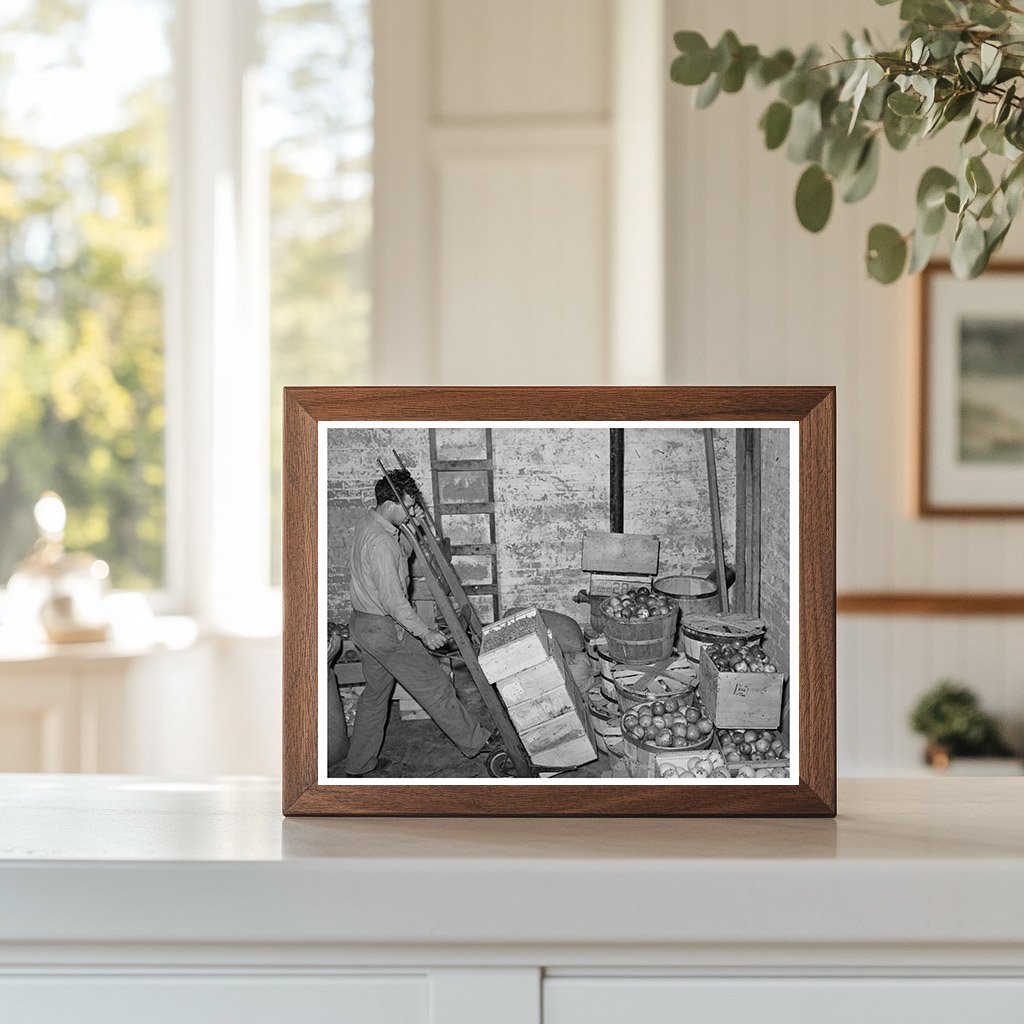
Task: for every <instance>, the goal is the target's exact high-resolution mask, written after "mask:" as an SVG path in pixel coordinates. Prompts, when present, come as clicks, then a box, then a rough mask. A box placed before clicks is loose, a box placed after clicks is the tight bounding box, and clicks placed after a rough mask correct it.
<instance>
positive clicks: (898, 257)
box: [866, 224, 907, 284]
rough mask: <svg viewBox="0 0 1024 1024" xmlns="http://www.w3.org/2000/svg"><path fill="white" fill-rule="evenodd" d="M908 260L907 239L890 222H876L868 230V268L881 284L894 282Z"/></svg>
mask: <svg viewBox="0 0 1024 1024" xmlns="http://www.w3.org/2000/svg"><path fill="white" fill-rule="evenodd" d="M906 262H907V243H906V239H904V237H903V236H902V235H901V234H900V233H899V232H898V231H897V230H896V228H894V227H892V225H890V224H875V225H874V227H872V228H871V230H870V231H869V232H868V249H867V258H866V263H867V269H868V273H869V274H870V275H871V277H873V278H874V279H875V280H876V281H878V282H879V283H880V284H892V282H893V281H895V280H896V279H897V278H898V277H899V276H900V274H902V273H903V268H904V266H905V265H906Z"/></svg>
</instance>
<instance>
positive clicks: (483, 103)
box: [436, 0, 611, 120]
mask: <svg viewBox="0 0 1024 1024" xmlns="http://www.w3.org/2000/svg"><path fill="white" fill-rule="evenodd" d="M437 12H438V21H437V42H436V46H437V55H438V64H437V68H438V82H437V95H438V109H437V115H438V117H439V119H441V120H457V119H480V120H489V119H493V118H528V117H580V116H604V115H606V114H607V111H608V108H609V98H610V91H611V90H610V79H609V75H608V68H609V65H610V60H609V57H610V49H611V39H610V35H611V33H610V20H611V19H610V13H609V2H608V0H515V3H509V2H508V0H439V2H438V4H437Z"/></svg>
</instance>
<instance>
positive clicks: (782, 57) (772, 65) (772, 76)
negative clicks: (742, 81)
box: [753, 50, 796, 87]
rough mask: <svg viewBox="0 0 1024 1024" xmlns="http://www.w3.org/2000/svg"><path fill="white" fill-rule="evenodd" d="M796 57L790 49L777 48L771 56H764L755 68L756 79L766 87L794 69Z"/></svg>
mask: <svg viewBox="0 0 1024 1024" xmlns="http://www.w3.org/2000/svg"><path fill="white" fill-rule="evenodd" d="M795 63H796V58H795V57H794V56H793V54H792V53H791V52H790V51H789V50H776V52H775V53H773V54H772V55H771V56H770V57H762V58H761V60H760V61H759V62H758V63H757V64H756V65H755V67H754V70H753V77H754V81H755V82H757V84H758V85H760V86H762V87H764V86H768V85H771V84H772V82H776V81H778V80H779V79H780V78H785V76H786V75H788V74H789V73H790V71H792V70H793V65H794V64H795Z"/></svg>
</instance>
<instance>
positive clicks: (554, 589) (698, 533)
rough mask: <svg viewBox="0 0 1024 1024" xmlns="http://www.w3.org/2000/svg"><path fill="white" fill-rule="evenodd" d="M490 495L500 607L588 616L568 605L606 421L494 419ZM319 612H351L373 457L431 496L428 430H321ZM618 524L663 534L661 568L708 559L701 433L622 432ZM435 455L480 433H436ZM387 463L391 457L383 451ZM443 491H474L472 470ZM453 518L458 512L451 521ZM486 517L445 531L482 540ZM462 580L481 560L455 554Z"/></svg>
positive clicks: (594, 502) (479, 571)
mask: <svg viewBox="0 0 1024 1024" xmlns="http://www.w3.org/2000/svg"><path fill="white" fill-rule="evenodd" d="M492 436H493V450H494V463H495V472H494V497H495V502H496V505H497V510H498V516H497V523H496V528H497V540H498V567H499V580H498V583H499V586H500V588H501V605H502V607H503V608H509V607H512V606H513V605H540V606H542V607H545V608H553V609H555V610H557V611H561V612H564V613H565V614H568V615H573V616H575V617H576V618H577V619H578V620H579V621H580V622H581V623H584V624H585V623H587V622H589V617H590V612H589V608H588V606H586V605H576V604H573V603H572V597H573V595H574V594H575V593H576V592H577V591H578V590H579V589H580V588H581V587H585V586H586V584H587V576H586V575H585V574H584V573H583V572H582V570H581V569H580V548H581V544H582V538H583V533H584V531H586V530H607V529H608V459H609V453H608V430H607V429H604V428H595V429H591V428H569V429H552V428H542V429H533V428H497V429H494V431H493V435H492ZM328 438H329V440H328V455H327V476H328V496H327V500H328V573H329V577H328V585H327V591H328V593H327V601H328V617H329V618H331V619H336V620H341V621H344V620H346V619H347V618H348V614H349V610H350V607H349V602H348V550H349V545H350V544H351V538H352V530H353V526H354V522H355V519H356V517H357V516H358V515H359V514H360V513H361V512H362V511H363V510H364V509H366V508H368V507H370V506H371V505H372V503H373V492H372V483H373V480H374V479H375V478H376V476H377V475H379V470H377V468H376V464H375V459H376V458H377V456H378V455H386V454H389V453H390V451H391V449H392V448H396V449H397V450H398V451H399V453H400V454H401V455H402V458H403V460H404V461H405V462H406V464H407V465H408V466H409V468H410V470H411V471H412V472H413V474H414V475H415V476H416V477H417V480H418V481H419V483H420V486H421V487H422V488H423V491H424V494H427V495H432V485H431V479H430V461H429V446H428V436H427V431H426V430H425V429H424V430H418V429H395V430H391V429H384V428H379V429H348V428H345V429H337V430H332V431H330V432H329V435H328ZM625 443H626V444H625V446H626V451H625V469H624V475H625V517H624V519H625V521H624V528H625V530H626V532H629V533H653V534H656V535H657V536H659V537H660V538H661V541H662V550H661V568H660V574H661V575H675V574H678V573H679V572H682V571H686V570H687V569H691V568H694V567H696V566H699V565H711V564H713V562H714V553H713V548H712V542H711V525H710V513H709V510H708V497H707V474H706V468H705V458H704V443H703V439H702V436H701V434H700V432H699V431H697V430H691V429H685V430H677V429H660V430H659V429H651V430H640V429H635V430H629V429H627V430H626V434H625ZM715 450H716V455H717V459H718V480H719V489H720V492H721V501H722V517H723V529H724V533H725V540H726V558H727V560H728V561H730V562H732V560H733V557H734V550H735V518H736V516H735V500H736V499H735V491H736V487H735V478H736V473H735V436H734V432H733V431H716V436H715ZM438 451H439V455H440V456H441V457H442V458H449V459H454V458H464V459H465V458H479V457H482V455H483V451H482V432H481V431H477V430H472V429H463V428H460V429H457V430H456V429H452V430H440V431H439V432H438ZM385 462H386V464H388V465H390V464H391V463H390V462H389V461H388V460H385ZM444 486H445V488H446V493H445V497H446V498H447V499H448V500H455V499H458V500H461V501H478V500H483V495H482V494H481V493H480V491H479V478H474V477H473V476H472V475H470V474H466V475H465V476H459V477H454V476H453V477H450V478H448V479H447V482H446V483H445V485H444ZM451 522H452V523H453V524H456V520H454V519H453V520H451ZM484 525H485V524H484V521H483V520H482V519H469V518H467V519H465V520H464V521H462V522H461V523H458V524H457V525H454V526H453V528H452V529H450V530H449V535H450V536H451V539H452V541H453V543H474V542H477V543H478V542H482V541H483V540H485V539H486V538H485V537H484V535H483V531H484ZM457 568H458V570H459V574H460V578H461V579H463V581H464V582H467V583H469V582H483V581H484V580H485V579H486V578H487V566H486V564H485V560H483V559H479V560H474V559H461V560H459V563H458V566H457Z"/></svg>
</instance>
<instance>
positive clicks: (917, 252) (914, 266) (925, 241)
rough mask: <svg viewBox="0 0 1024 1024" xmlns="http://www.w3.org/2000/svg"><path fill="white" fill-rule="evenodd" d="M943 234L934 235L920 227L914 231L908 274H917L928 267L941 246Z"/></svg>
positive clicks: (935, 233)
mask: <svg viewBox="0 0 1024 1024" xmlns="http://www.w3.org/2000/svg"><path fill="white" fill-rule="evenodd" d="M941 235H942V232H941V231H936V232H932V233H928V232H925V231H923V230H921V228H920V227H918V228H916V229H915V230H914V233H913V235H911V238H910V262H909V263H908V264H907V273H908V274H916V273H918V272H919V271H921V270H924V268H925V267H926V266H927V265H928V262H929V261H930V260H931V258H932V256H933V255H934V254H935V250H936V248H937V247H938V244H939V238H940V237H941Z"/></svg>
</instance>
